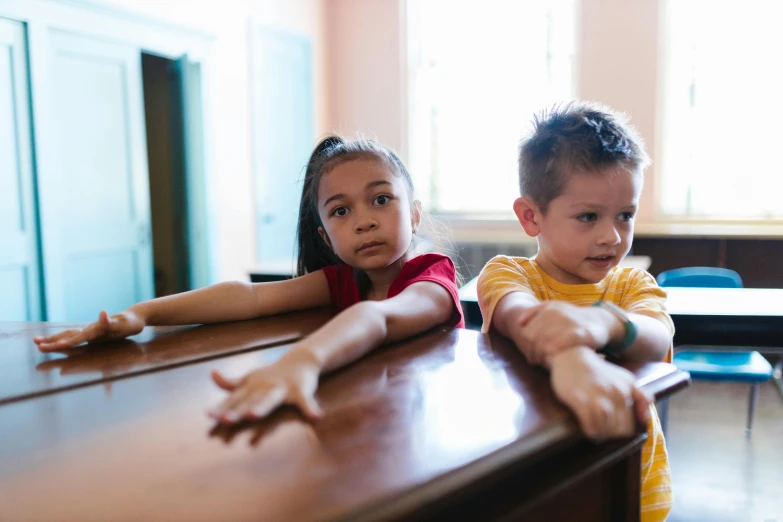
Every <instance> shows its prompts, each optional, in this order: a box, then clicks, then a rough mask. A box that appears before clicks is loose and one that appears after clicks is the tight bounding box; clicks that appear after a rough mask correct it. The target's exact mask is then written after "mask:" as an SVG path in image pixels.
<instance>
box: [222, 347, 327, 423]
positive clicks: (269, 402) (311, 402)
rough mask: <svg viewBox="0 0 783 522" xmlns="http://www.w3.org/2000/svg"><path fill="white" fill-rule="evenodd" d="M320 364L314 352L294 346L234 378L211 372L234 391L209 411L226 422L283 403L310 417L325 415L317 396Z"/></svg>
mask: <svg viewBox="0 0 783 522" xmlns="http://www.w3.org/2000/svg"><path fill="white" fill-rule="evenodd" d="M320 373H321V368H320V366H319V365H318V364H317V363H316V361H315V359H314V358H313V356H312V354H311V353H310V352H308V351H307V350H304V349H297V348H293V349H292V350H291V351H290V352H289V353H287V354H286V355H284V356H283V357H282V358H281V359H280V360H278V361H277V362H276V363H274V364H272V365H270V366H266V367H264V368H259V369H258V370H255V371H253V372H250V373H248V374H247V375H245V376H244V377H242V378H241V379H237V380H232V379H228V378H226V377H224V376H223V375H222V374H221V373H220V372H218V371H217V370H214V371H213V372H212V380H213V381H215V384H217V385H218V386H220V387H221V388H223V389H224V390H226V391H228V392H231V395H229V397H228V398H227V399H226V400H224V401H223V402H222V403H220V404H219V405H218V406H217V407H215V408H214V409H212V410H210V411H209V412H208V414H209V416H210V417H212V418H213V419H215V420H218V421H220V422H223V423H235V422H239V421H242V420H252V419H259V418H261V417H265V416H266V415H269V414H270V413H271V412H272V411H274V410H275V409H277V408H278V407H279V406H282V405H284V404H290V405H293V406H296V407H298V408H299V409H300V410H301V411H302V413H304V415H305V416H306V417H308V418H309V419H310V420H316V419H319V418H320V417H321V416H322V415H323V411H322V410H321V407H320V406H319V405H318V403H317V402H316V400H315V390H316V388H317V387H318V376H319V375H320Z"/></svg>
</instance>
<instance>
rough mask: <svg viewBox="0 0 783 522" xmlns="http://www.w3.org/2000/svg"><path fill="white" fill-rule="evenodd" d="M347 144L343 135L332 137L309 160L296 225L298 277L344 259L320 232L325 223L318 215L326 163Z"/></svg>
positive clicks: (318, 147) (320, 145)
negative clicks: (321, 180) (321, 182)
mask: <svg viewBox="0 0 783 522" xmlns="http://www.w3.org/2000/svg"><path fill="white" fill-rule="evenodd" d="M343 144H344V140H343V139H342V138H340V137H339V136H328V137H326V138H324V139H323V140H321V142H320V143H319V144H318V145H316V146H315V149H314V150H313V153H312V154H311V155H310V160H309V161H308V162H307V169H306V170H305V177H304V183H302V198H301V199H300V200H299V223H298V224H297V227H296V244H297V247H298V252H299V254H298V259H297V263H296V275H297V276H302V275H304V274H307V273H309V272H315V271H316V270H320V269H321V268H323V267H325V266H329V265H335V264H338V263H340V262H341V261H340V259H339V258H338V257H337V256H336V255H335V254H334V252H333V251H332V250H331V249H330V248H329V247H328V246H327V245H326V242H325V241H324V240H323V238H321V236H320V234H318V227H320V226H321V218H320V217H319V216H318V183H319V181H320V179H321V175H322V172H321V171H322V169H323V167H324V165H325V164H326V162H327V161H328V160H329V158H331V157H332V156H333V155H334V152H335V151H336V150H337V149H339V148H340V147H341V146H342V145H343Z"/></svg>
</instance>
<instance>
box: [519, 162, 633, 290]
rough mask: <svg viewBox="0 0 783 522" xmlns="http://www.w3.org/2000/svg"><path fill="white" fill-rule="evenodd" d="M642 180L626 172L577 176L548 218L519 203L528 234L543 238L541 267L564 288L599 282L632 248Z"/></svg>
mask: <svg viewBox="0 0 783 522" xmlns="http://www.w3.org/2000/svg"><path fill="white" fill-rule="evenodd" d="M642 183H643V180H642V175H641V173H640V172H635V173H630V172H628V171H626V170H625V169H623V168H622V167H619V166H616V167H608V168H605V169H601V170H599V171H597V172H579V171H577V172H574V173H571V174H570V175H569V176H568V181H567V182H566V185H565V187H564V190H563V193H562V194H561V195H560V196H558V197H556V198H555V199H553V200H552V201H551V202H550V203H549V208H548V209H547V212H546V214H543V213H541V212H540V210H539V209H538V207H537V205H535V204H534V203H532V202H530V200H528V199H527V198H519V199H518V200H517V201H516V202H515V203H514V211H515V212H516V213H517V217H518V218H519V221H520V223H522V226H523V227H524V228H525V231H526V232H527V233H528V235H531V236H536V237H537V238H538V254H537V255H536V261H537V262H538V264H539V266H541V268H542V269H543V270H544V271H545V272H546V273H547V274H549V275H550V276H552V277H553V278H555V279H556V280H557V281H560V282H561V283H565V284H584V283H597V282H599V281H601V280H602V279H603V278H604V277H606V275H607V274H608V273H609V271H610V270H611V269H612V268H614V267H615V266H617V265H618V263H620V261H621V260H622V259H623V257H625V255H626V254H627V253H628V251H629V250H630V248H631V242H632V241H633V222H634V216H635V215H636V210H637V208H638V206H639V196H640V194H641V192H642Z"/></svg>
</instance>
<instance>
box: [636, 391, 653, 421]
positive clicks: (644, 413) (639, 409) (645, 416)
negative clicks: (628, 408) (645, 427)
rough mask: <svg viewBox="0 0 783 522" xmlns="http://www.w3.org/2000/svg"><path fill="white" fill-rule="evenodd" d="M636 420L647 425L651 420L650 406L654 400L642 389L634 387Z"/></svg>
mask: <svg viewBox="0 0 783 522" xmlns="http://www.w3.org/2000/svg"><path fill="white" fill-rule="evenodd" d="M631 396H632V397H633V405H634V410H635V412H634V413H635V414H636V418H637V419H639V422H643V423H647V421H648V420H650V405H651V404H652V398H651V397H650V396H649V395H647V393H646V392H645V391H644V390H642V389H641V388H637V387H634V389H633V390H632V392H631Z"/></svg>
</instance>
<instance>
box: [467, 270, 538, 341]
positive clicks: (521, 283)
mask: <svg viewBox="0 0 783 522" xmlns="http://www.w3.org/2000/svg"><path fill="white" fill-rule="evenodd" d="M476 292H477V293H478V302H479V308H480V309H481V317H482V318H483V319H484V324H483V325H482V326H481V331H482V332H484V333H487V332H489V329H490V327H491V326H492V317H493V315H494V313H495V307H497V305H498V303H499V302H500V300H501V299H503V298H504V297H505V296H507V295H508V294H510V293H512V292H523V293H525V294H528V295H530V296H532V297H534V298H536V299H538V297H537V296H536V293H535V291H534V290H533V287H532V285H531V284H530V280H529V278H528V275H527V273H526V272H525V269H524V268H523V267H522V266H521V265H520V264H519V263H518V262H517V261H516V260H515V259H512V258H510V257H507V256H495V257H493V258H492V259H490V260H489V262H487V264H486V265H484V268H482V269H481V273H480V274H479V278H478V282H477V284H476Z"/></svg>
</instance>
